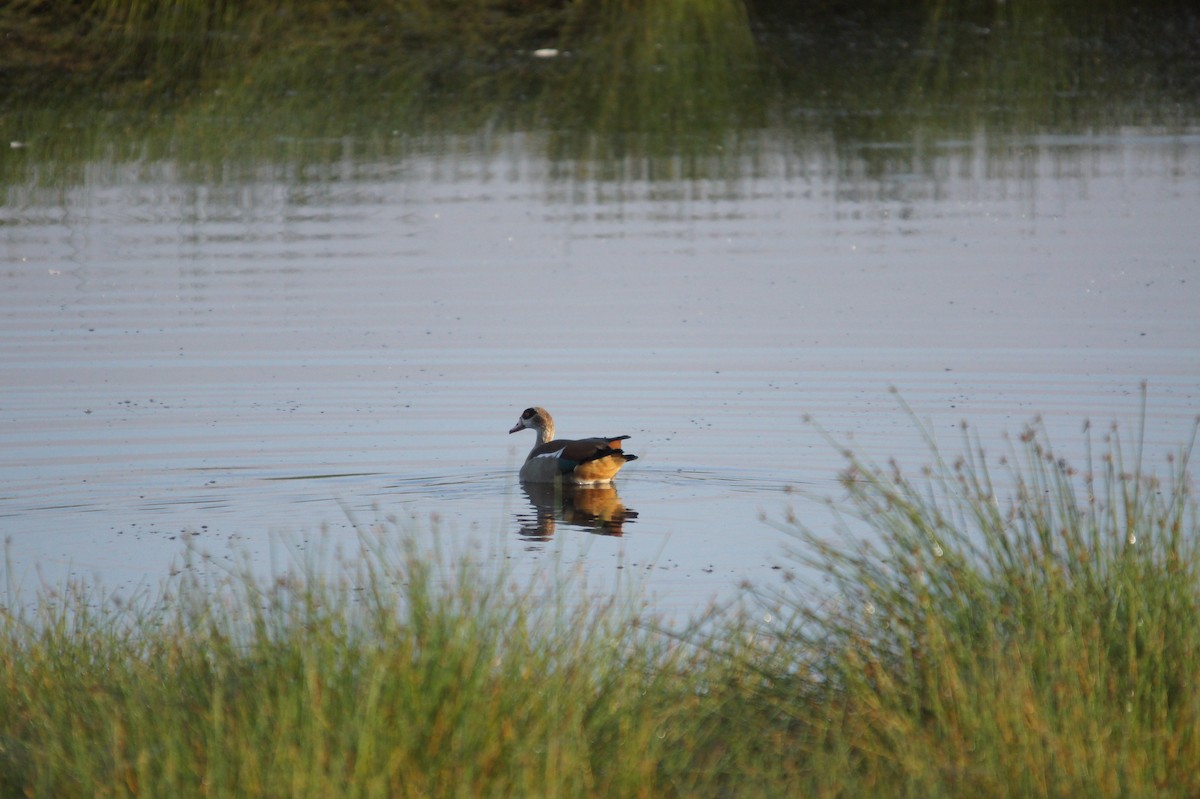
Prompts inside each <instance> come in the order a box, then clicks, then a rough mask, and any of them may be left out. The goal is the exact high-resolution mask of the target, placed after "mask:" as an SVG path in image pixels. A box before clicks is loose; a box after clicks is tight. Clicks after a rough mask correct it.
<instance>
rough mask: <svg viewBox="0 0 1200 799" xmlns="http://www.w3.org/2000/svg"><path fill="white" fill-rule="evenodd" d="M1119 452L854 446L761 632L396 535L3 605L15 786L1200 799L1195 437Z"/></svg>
mask: <svg viewBox="0 0 1200 799" xmlns="http://www.w3.org/2000/svg"><path fill="white" fill-rule="evenodd" d="M1089 435H1090V433H1089ZM1103 439H1104V440H1103V441H1102V442H1101V448H1100V449H1101V451H1100V453H1099V454H1097V455H1096V456H1095V457H1094V458H1093V456H1092V454H1091V446H1090V445H1089V448H1088V451H1089V455H1088V457H1087V462H1086V463H1085V464H1083V466H1082V467H1081V469H1080V470H1078V471H1076V470H1075V469H1073V468H1072V467H1070V466H1069V465H1067V464H1066V463H1065V462H1063V461H1062V460H1061V459H1060V458H1058V457H1057V456H1056V455H1055V454H1054V451H1053V449H1052V448H1051V447H1050V445H1049V442H1048V441H1047V437H1046V435H1045V433H1044V431H1042V430H1040V429H1038V428H1037V427H1036V426H1034V427H1031V428H1030V429H1029V430H1027V431H1026V432H1025V434H1024V435H1022V436H1021V437H1020V439H1019V440H1018V441H1015V442H1013V443H1012V445H1011V447H1010V451H1009V452H1007V453H1005V454H1003V455H1002V456H999V457H996V456H992V455H989V454H987V453H984V452H982V451H980V449H979V444H978V441H977V440H974V439H972V438H971V437H970V435H969V431H968V434H967V435H966V445H965V447H964V452H963V454H962V455H961V456H959V457H957V458H956V459H953V460H951V461H946V460H944V459H943V458H942V457H941V456H940V454H939V453H938V450H937V449H936V448H934V449H933V450H932V458H933V462H932V465H931V466H930V467H929V468H928V469H927V470H925V471H924V472H922V473H921V474H919V475H918V476H916V477H913V478H910V477H908V476H906V475H905V474H903V473H902V472H901V471H900V470H899V468H898V467H896V466H895V465H894V464H885V465H882V466H881V465H873V464H871V463H869V462H867V461H865V460H864V459H863V458H862V456H860V455H859V454H857V453H855V452H852V451H848V452H847V453H846V458H847V468H846V471H845V472H844V474H843V481H842V483H843V486H844V490H845V495H844V496H842V497H839V498H837V499H836V500H835V501H834V502H833V504H834V507H835V509H837V510H838V511H839V512H840V513H842V514H843V518H844V524H843V529H840V530H834V531H829V530H825V531H811V530H807V529H806V528H805V527H804V526H803V525H802V524H800V522H799V520H798V519H792V520H790V521H788V522H787V525H788V528H789V529H790V530H793V531H794V532H795V534H796V536H797V555H796V556H797V558H798V563H797V569H796V575H797V576H796V577H795V578H794V580H793V581H792V583H791V584H790V585H789V586H785V588H784V589H783V590H781V591H777V592H771V593H765V592H758V593H752V594H749V595H748V596H747V601H748V602H758V603H764V604H765V606H766V609H767V611H769V613H770V615H771V616H772V617H773V618H775V622H773V623H772V624H770V625H767V626H765V627H764V626H763V623H762V621H761V619H762V617H763V612H762V610H761V609H757V610H754V611H753V612H745V613H737V612H722V613H717V614H714V615H711V616H709V617H706V618H704V619H702V620H698V621H697V623H696V625H695V626H694V627H690V628H687V629H682V630H680V629H674V630H663V629H657V628H656V627H655V626H654V624H652V623H650V622H649V621H648V620H646V619H645V618H643V617H642V616H641V613H640V611H639V610H638V609H637V606H636V604H635V603H633V602H628V603H626V602H623V601H619V600H612V599H609V600H595V601H590V602H580V601H577V599H575V597H578V596H579V594H580V592H581V590H582V589H581V587H580V586H579V585H578V584H577V583H576V582H574V581H573V580H571V579H569V578H560V577H557V576H554V575H551V576H550V577H549V578H546V579H541V580H538V581H535V582H534V583H532V584H527V585H524V586H520V587H517V586H514V585H513V583H512V579H511V578H508V577H505V576H503V575H501V576H498V577H492V576H487V573H486V572H485V571H484V570H482V569H481V566H480V564H478V563H472V562H470V561H458V562H450V561H449V560H448V559H446V558H444V557H442V556H439V555H437V554H436V553H433V554H430V553H426V552H422V551H419V550H418V548H417V547H416V546H415V545H414V544H412V543H411V540H409V539H405V538H403V537H402V536H399V535H398V534H397V532H396V531H395V530H392V529H390V528H387V527H381V528H378V529H375V530H372V531H367V532H364V534H363V537H362V550H361V551H360V552H359V553H357V555H356V556H355V557H353V558H345V559H337V558H335V559H332V561H331V562H326V563H307V564H301V567H299V568H297V569H294V570H292V571H291V572H289V573H288V574H284V575H279V576H277V577H275V578H271V579H264V578H261V577H255V576H254V574H253V573H252V572H250V571H249V570H247V571H245V572H240V571H238V572H232V573H225V574H224V575H223V576H219V577H204V576H203V575H204V574H210V573H211V572H209V571H206V569H204V568H199V566H201V565H203V564H202V563H200V562H198V561H193V562H192V563H191V564H190V565H187V566H185V568H183V569H182V570H181V571H180V573H179V575H178V576H177V577H175V578H173V580H172V581H171V582H169V583H167V584H166V587H165V588H164V589H163V591H162V592H161V593H159V594H157V595H153V596H150V595H146V596H142V597H140V598H139V599H137V600H136V601H132V602H130V601H126V602H121V603H115V602H114V601H113V600H112V599H111V598H108V597H105V596H104V595H103V594H102V593H100V592H98V591H96V590H95V589H92V588H88V587H85V586H82V585H76V586H70V587H68V588H67V589H66V590H64V591H62V592H60V593H58V594H56V595H51V594H44V595H43V596H42V597H41V601H40V602H39V603H38V605H37V607H36V609H35V610H31V611H27V612H26V611H22V610H21V609H20V605H19V604H18V603H16V602H13V601H10V602H9V606H8V608H7V609H6V610H3V611H2V612H0V637H2V643H0V686H2V689H0V794H2V795H5V796H20V795H30V796H78V795H88V796H133V795H146V796H168V795H169V796H200V795H204V796H280V795H287V796H323V797H327V796H414V797H416V796H422V797H424V796H472V797H474V796H564V797H565V796H618V797H624V796H655V797H658V796H734V795H736V796H780V795H793V796H800V795H803V796H861V795H867V794H868V793H869V795H873V796H934V797H936V796H963V795H971V796H1013V795H1020V796H1141V795H1154V796H1194V795H1196V794H1197V792H1198V791H1200V776H1197V773H1196V770H1195V767H1194V766H1195V763H1197V762H1200V733H1198V731H1200V695H1198V694H1197V692H1196V691H1195V690H1194V686H1195V685H1196V684H1197V680H1198V679H1200V571H1198V569H1200V522H1198V519H1197V510H1196V503H1195V498H1194V496H1193V494H1192V491H1193V482H1192V478H1191V475H1190V473H1189V472H1188V459H1189V454H1190V452H1191V449H1192V443H1193V442H1194V438H1193V442H1189V443H1188V444H1187V445H1186V446H1184V447H1182V448H1181V449H1180V450H1179V451H1178V452H1177V453H1174V454H1173V455H1172V457H1171V458H1170V459H1169V460H1168V463H1167V467H1166V468H1167V473H1166V474H1165V475H1164V476H1161V477H1159V476H1156V475H1155V474H1154V470H1153V469H1150V468H1148V467H1146V466H1145V465H1144V464H1143V460H1142V453H1141V451H1140V447H1139V446H1138V445H1137V443H1136V441H1137V440H1138V439H1137V436H1135V442H1134V445H1133V447H1132V452H1131V451H1130V446H1129V445H1128V444H1125V443H1123V441H1122V438H1121V436H1120V434H1119V432H1118V431H1116V430H1110V431H1108V433H1107V434H1105V435H1104V437H1103ZM405 541H407V542H408V543H405ZM803 575H807V576H808V577H807V579H804V578H803V577H802V576H803ZM10 588H11V586H10ZM755 619H758V621H755Z"/></svg>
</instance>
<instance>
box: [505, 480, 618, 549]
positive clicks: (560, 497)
mask: <svg viewBox="0 0 1200 799" xmlns="http://www.w3.org/2000/svg"><path fill="white" fill-rule="evenodd" d="M521 488H522V490H524V491H525V496H527V497H528V498H529V506H530V509H529V512H528V513H518V514H516V516H517V521H518V523H519V524H520V535H521V537H522V538H524V539H525V540H527V541H547V540H549V539H550V538H551V536H553V535H554V531H555V528H556V526H557V525H558V523H559V522H561V523H563V524H566V525H569V526H571V527H579V528H582V529H584V530H587V531H588V532H590V533H596V534H597V535H623V534H624V532H625V523H626V522H630V521H632V520H634V519H636V518H637V511H635V510H630V509H628V508H626V507H625V505H624V504H622V502H621V497H620V496H618V495H617V489H616V488H614V487H613V486H612V485H611V484H604V485H575V484H572V483H563V482H554V483H522V484H521Z"/></svg>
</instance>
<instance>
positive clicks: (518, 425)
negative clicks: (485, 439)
mask: <svg viewBox="0 0 1200 799" xmlns="http://www.w3.org/2000/svg"><path fill="white" fill-rule="evenodd" d="M524 429H525V425H523V424H521V420H520V419H518V420H517V423H516V424H514V425H513V427H512V430H509V431H508V432H510V433H515V432H517V431H518V430H524Z"/></svg>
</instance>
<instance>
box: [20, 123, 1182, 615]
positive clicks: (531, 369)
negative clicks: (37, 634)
mask: <svg viewBox="0 0 1200 799" xmlns="http://www.w3.org/2000/svg"><path fill="white" fill-rule="evenodd" d="M535 144H536V142H532V141H530V140H529V138H528V137H521V136H510V137H500V139H499V140H497V139H496V138H495V137H490V138H487V139H483V138H481V139H478V140H476V139H464V140H461V141H451V142H448V143H447V145H446V147H445V149H444V154H439V153H437V152H434V153H432V154H429V155H423V156H419V157H411V158H407V159H403V160H400V161H397V162H392V161H384V162H379V161H373V160H358V159H355V158H353V157H348V158H347V159H346V161H345V162H344V163H342V164H340V165H335V166H334V167H332V168H331V174H326V175H323V176H322V177H321V178H320V179H318V180H302V179H299V178H298V177H297V176H296V175H295V174H292V173H290V172H289V171H288V170H287V169H282V168H271V167H264V169H263V170H262V172H261V174H259V175H257V176H255V177H251V178H239V179H220V178H214V179H212V180H211V181H208V182H197V181H196V180H195V179H194V178H185V177H183V176H182V175H181V172H182V170H181V169H180V168H179V166H178V165H177V164H175V163H173V162H169V161H148V162H137V163H132V164H131V163H126V162H107V161H99V162H96V163H92V164H89V165H88V166H87V169H86V172H87V174H86V177H85V179H84V180H82V181H81V182H80V183H79V184H78V185H75V186H73V187H69V188H64V189H60V190H53V191H52V190H48V189H45V188H41V187H37V186H36V185H35V183H34V182H31V183H30V185H28V186H15V187H10V188H9V190H8V195H7V199H6V202H5V204H4V206H3V209H2V210H0V222H2V230H0V235H2V239H0V296H2V299H0V528H2V530H3V536H4V537H5V538H6V539H7V540H8V541H9V552H8V562H7V566H6V567H5V568H6V569H7V570H8V571H9V583H10V585H11V584H14V583H15V584H19V585H20V586H22V587H30V586H36V585H37V584H39V583H40V582H42V581H45V582H48V583H49V584H51V585H55V584H58V583H59V582H61V580H63V579H64V578H65V577H66V576H68V575H75V576H79V577H85V578H89V579H90V578H93V577H96V578H98V579H100V580H102V581H103V582H104V583H105V585H107V586H109V587H111V588H113V589H116V590H119V591H120V590H124V591H128V590H136V589H137V588H138V587H142V586H153V585H157V583H158V581H159V580H160V579H161V578H163V577H164V576H165V575H166V574H167V573H168V568H169V565H170V564H171V563H172V562H178V560H179V558H180V554H181V552H182V548H183V543H184V540H185V539H189V540H190V541H191V542H192V543H193V544H195V546H197V547H198V548H200V549H201V550H204V551H206V552H209V553H212V554H213V555H215V556H216V560H217V562H218V563H223V562H225V559H226V558H232V557H234V554H233V553H235V552H247V553H249V554H250V555H251V556H252V557H253V558H254V559H255V560H256V563H258V564H260V565H263V566H264V568H267V567H270V564H272V563H277V562H278V560H279V559H280V558H281V557H284V556H281V555H280V550H281V549H283V550H286V549H288V548H289V547H297V546H298V547H299V548H301V549H303V548H304V547H306V546H312V545H313V542H315V541H317V540H321V541H323V542H325V543H326V544H328V543H329V542H330V541H332V542H333V543H334V544H337V543H338V542H343V541H352V540H353V539H354V535H355V533H354V528H355V525H356V524H358V525H369V524H371V523H373V522H376V521H385V522H388V523H390V524H392V525H394V529H395V531H396V535H402V534H414V535H418V536H424V537H435V536H436V537H439V538H443V539H446V540H449V541H451V542H453V545H454V546H455V547H456V548H461V549H463V550H466V551H472V552H478V553H481V554H483V555H484V556H486V557H489V558H498V559H502V560H504V561H505V562H507V563H509V564H512V565H514V567H515V568H516V569H517V570H518V571H520V570H522V569H526V568H536V567H539V566H540V565H542V564H544V563H545V562H546V561H547V560H548V559H551V558H563V559H565V560H566V561H568V562H569V563H572V564H578V565H579V566H580V567H581V568H582V569H584V570H585V571H586V572H587V573H588V577H589V580H594V581H595V582H596V583H599V584H604V583H605V582H606V581H609V580H612V579H613V578H614V576H617V575H622V576H623V577H625V578H627V577H628V576H629V575H631V574H633V575H637V580H640V581H643V582H644V587H645V590H646V591H647V595H648V596H649V597H650V598H651V600H652V601H653V602H654V603H655V604H656V605H657V606H659V607H662V608H664V609H668V610H678V611H683V612H690V611H692V610H697V609H700V608H702V607H703V606H704V605H705V604H706V603H707V602H709V601H710V600H712V599H713V598H714V597H715V598H718V599H727V598H729V597H730V596H732V595H733V594H734V592H735V588H736V586H737V584H738V583H739V582H740V581H742V580H749V581H751V582H753V583H757V584H764V583H769V582H770V581H772V580H774V579H777V577H778V575H779V574H780V573H781V570H780V569H779V568H778V567H779V566H780V565H781V564H786V563H787V561H786V558H785V557H784V547H785V545H786V544H787V542H788V540H789V539H788V536H787V535H786V534H785V533H783V532H781V531H779V530H778V529H776V527H775V526H773V525H772V524H770V523H769V521H770V520H777V519H780V518H782V517H783V515H784V514H785V513H786V511H787V509H788V508H794V509H795V510H796V511H797V513H798V514H799V515H800V517H801V518H802V519H804V520H805V521H807V522H808V523H810V524H812V525H814V526H815V527H818V528H820V527H822V526H823V525H827V524H828V519H827V518H826V517H825V516H824V512H823V511H822V510H820V509H819V507H818V506H817V505H816V504H815V503H810V502H807V501H805V500H803V499H801V498H800V497H798V496H797V494H796V493H795V492H794V491H793V489H801V490H802V491H811V492H814V493H816V494H819V495H834V496H836V495H837V494H838V488H837V485H836V476H837V471H838V469H839V467H840V465H841V461H840V457H839V455H838V453H837V452H836V449H835V448H834V447H832V446H830V445H829V444H828V443H826V442H825V440H824V439H823V438H822V436H821V435H820V432H819V431H818V430H817V429H815V428H814V427H813V426H812V425H811V424H808V423H806V421H805V417H806V415H811V416H812V417H814V418H815V419H816V420H817V421H818V422H819V423H820V424H821V425H822V426H823V427H824V428H825V429H827V430H829V431H831V432H832V433H834V434H836V435H838V436H839V437H841V436H850V437H852V439H853V441H854V442H855V443H856V444H857V446H858V447H859V448H860V450H861V451H862V452H864V453H865V454H866V455H868V456H869V457H871V458H873V459H877V460H881V461H882V460H886V459H887V458H890V457H896V458H897V459H899V460H900V461H901V462H902V463H904V464H906V465H909V466H911V467H913V468H916V467H919V466H920V465H921V464H922V463H924V462H926V461H927V460H928V454H927V452H926V450H925V449H924V447H923V445H922V443H921V437H920V435H919V433H918V431H917V429H916V427H915V426H914V424H913V422H912V421H911V420H910V419H909V418H908V417H907V416H906V415H905V413H904V412H903V411H902V410H901V409H900V408H899V406H898V404H897V402H896V399H895V397H894V396H892V394H890V393H889V388H890V387H896V388H897V389H898V390H899V392H900V394H901V396H902V397H903V398H904V400H905V401H906V402H907V403H908V404H909V405H911V407H912V408H913V409H914V411H915V413H916V414H917V416H918V417H920V418H921V419H923V420H925V421H926V422H927V423H928V425H929V426H930V427H931V428H932V429H933V431H934V432H935V434H936V435H937V437H938V439H939V440H940V441H942V442H943V443H944V444H945V445H946V446H947V448H948V449H951V450H953V449H955V448H957V447H958V442H959V438H958V436H959V433H958V423H959V422H960V420H962V419H967V420H969V422H970V424H971V426H972V428H973V429H974V430H975V431H977V432H978V433H979V434H980V436H981V437H982V439H983V441H984V442H985V444H986V445H988V446H989V448H990V449H992V450H994V451H995V453H996V454H997V456H998V455H999V454H1000V452H1001V451H1002V450H1003V448H1004V446H1005V444H1004V436H1005V435H1006V434H1016V433H1019V432H1020V430H1021V429H1022V427H1023V426H1024V425H1025V424H1026V423H1027V422H1028V421H1029V420H1031V419H1033V418H1034V417H1035V416H1041V417H1042V418H1043V419H1044V420H1045V424H1046V427H1047V428H1048V429H1049V431H1050V434H1051V437H1052V439H1053V440H1054V441H1056V442H1057V443H1058V444H1059V445H1060V447H1061V449H1062V450H1064V452H1065V453H1066V454H1068V455H1071V456H1076V457H1077V456H1080V455H1081V453H1082V440H1083V439H1082V436H1081V434H1080V430H1081V427H1082V425H1083V422H1084V421H1085V420H1087V419H1091V420H1093V421H1094V422H1097V423H1099V424H1102V425H1107V423H1109V422H1110V421H1114V420H1115V421H1118V422H1120V423H1122V424H1128V425H1134V426H1136V423H1137V419H1138V416H1139V410H1140V407H1141V392H1140V389H1139V386H1140V384H1141V383H1142V382H1143V381H1146V382H1147V383H1148V413H1147V421H1146V434H1145V437H1146V441H1147V443H1148V445H1149V446H1148V450H1147V452H1148V453H1149V454H1150V457H1151V458H1152V459H1153V462H1155V463H1161V462H1162V456H1164V455H1165V454H1166V453H1167V452H1168V451H1170V450H1172V449H1173V448H1175V447H1177V446H1178V445H1180V444H1182V443H1184V442H1185V441H1186V440H1187V438H1188V436H1189V435H1190V432H1191V430H1192V425H1193V423H1194V419H1195V417H1196V415H1197V413H1198V412H1200V314H1198V313H1197V309H1198V308H1200V225H1198V224H1197V220H1198V219H1200V216H1198V215H1197V209H1198V208H1200V133H1198V132H1187V131H1184V132H1172V133H1169V134H1167V133H1164V132H1162V131H1158V130H1148V129H1140V128H1129V129H1127V130H1124V131H1121V132H1118V133H1114V134H1106V135H1096V136H1071V137H1053V136H1044V137H1037V136H1031V137H1023V138H1022V137H1017V138H1012V139H1008V140H1006V141H1005V142H1003V144H1004V148H1003V153H1004V154H1003V155H998V154H997V148H996V144H997V142H995V141H994V140H993V141H986V140H985V137H983V136H982V135H981V136H980V137H979V139H978V140H972V141H946V142H941V143H938V144H937V146H936V147H935V148H934V151H933V152H934V154H933V155H932V156H931V157H923V158H920V159H918V158H915V157H912V156H911V154H910V153H909V152H908V151H907V149H906V148H905V147H903V146H897V148H896V151H895V152H894V153H887V154H885V156H883V157H881V156H880V154H879V152H877V151H870V152H868V151H867V148H864V151H863V152H862V153H860V154H859V155H857V156H856V155H853V154H850V155H847V154H846V153H845V152H844V150H839V151H838V153H837V154H834V153H833V151H832V150H831V149H822V148H820V147H816V148H814V149H813V150H812V151H810V152H809V154H808V155H807V157H805V158H797V157H796V156H795V155H794V154H789V151H788V150H787V148H785V147H783V146H782V145H780V146H778V147H777V148H773V147H772V144H771V141H770V137H769V136H767V137H766V142H765V143H764V145H763V147H762V150H761V151H760V152H758V153H756V155H755V157H754V158H753V159H752V160H749V159H748V160H747V162H746V163H745V164H741V165H740V166H738V167H737V168H736V169H734V170H733V174H732V176H729V177H723V178H721V179H715V178H714V179H708V180H654V181H639V180H637V179H633V178H625V179H623V180H621V181H619V182H617V181H602V180H589V179H566V178H563V177H561V175H560V174H559V173H560V172H561V171H562V170H561V169H560V168H559V167H556V166H554V165H552V164H549V163H548V162H547V161H546V160H545V159H544V158H542V156H541V155H540V154H539V149H538V148H537V147H536V146H535ZM34 155H35V154H31V153H30V152H29V151H28V150H12V151H11V152H7V153H4V154H3V156H0V157H4V158H21V157H33V156H34ZM867 165H870V168H869V169H868V168H867ZM881 165H882V166H881ZM636 166H637V165H636V164H634V165H631V167H630V169H628V170H626V171H625V174H627V175H628V174H637V171H638V170H637V168H636ZM532 404H540V405H544V406H546V407H547V408H549V409H550V410H551V411H552V412H553V413H554V415H555V418H556V420H557V423H558V429H559V434H560V435H562V436H565V437H576V436H586V435H599V434H605V435H608V434H612V435H615V434H629V435H631V436H632V438H631V439H630V441H629V442H627V444H628V447H627V448H628V449H629V450H630V451H632V452H634V453H636V454H638V455H639V457H640V459H639V460H638V461H637V462H635V463H633V464H631V465H629V466H628V467H626V468H625V469H624V470H623V471H622V473H621V476H620V478H619V481H618V482H617V484H616V488H615V490H614V491H611V492H576V494H574V495H572V496H570V497H567V498H565V500H563V499H561V498H560V499H557V500H556V498H554V497H546V496H543V495H541V494H539V493H538V492H529V491H525V490H522V488H521V486H520V485H519V484H518V482H517V479H516V471H517V467H518V465H519V463H520V461H521V459H522V458H523V457H524V455H525V452H526V451H527V450H528V448H529V447H530V446H532V443H533V441H532V435H531V434H528V433H526V434H525V435H523V436H522V435H512V436H509V435H507V430H508V428H509V427H510V426H511V425H512V424H513V422H515V420H516V418H517V416H518V414H519V413H520V412H521V410H522V409H524V408H525V407H526V406H528V405H532Z"/></svg>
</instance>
